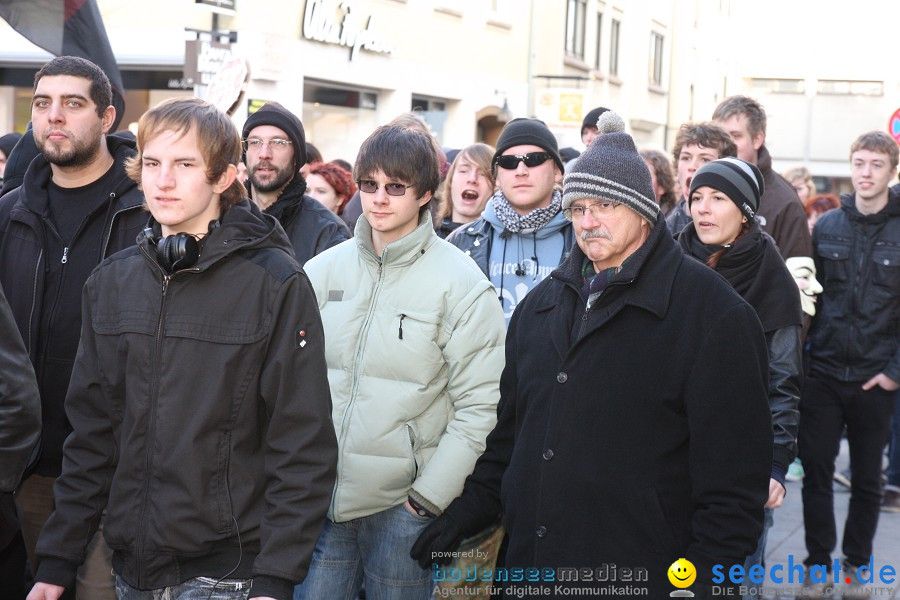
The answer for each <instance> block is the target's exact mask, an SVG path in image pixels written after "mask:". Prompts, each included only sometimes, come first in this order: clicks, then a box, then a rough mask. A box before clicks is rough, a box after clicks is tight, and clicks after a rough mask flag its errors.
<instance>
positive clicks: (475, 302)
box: [412, 279, 506, 513]
mask: <svg viewBox="0 0 900 600" xmlns="http://www.w3.org/2000/svg"><path fill="white" fill-rule="evenodd" d="M448 323H450V325H451V326H452V328H453V329H452V333H451V335H450V339H449V341H448V342H447V344H446V345H445V346H444V350H443V356H444V360H445V361H446V363H447V368H448V383H447V393H448V394H449V396H450V402H451V405H452V407H453V411H452V413H451V414H452V418H451V420H450V422H449V423H448V425H447V429H446V431H445V432H444V434H443V435H442V436H441V439H440V441H439V442H438V446H437V449H436V450H435V452H434V455H433V456H432V457H431V459H430V460H429V461H428V463H427V464H426V465H425V468H424V469H423V470H422V472H421V473H420V474H419V476H418V477H417V478H416V481H415V482H414V483H413V488H412V495H413V497H414V498H416V499H417V500H418V501H420V502H422V501H424V504H423V505H424V506H425V507H426V508H428V509H430V510H432V511H433V512H435V513H440V512H441V511H443V510H444V509H445V508H446V507H447V506H448V505H449V504H450V501H451V500H453V499H454V498H455V497H456V496H458V495H459V493H460V492H461V491H462V488H463V482H464V481H465V478H466V476H467V475H468V474H469V473H471V472H472V468H473V467H474V466H475V461H476V460H477V459H478V457H479V456H480V455H481V453H482V452H483V451H484V448H485V438H486V437H487V435H488V434H489V433H490V432H491V430H492V429H493V428H494V425H495V424H496V422H497V401H498V398H499V396H500V392H499V383H500V372H501V371H502V369H503V342H504V339H505V336H506V328H505V319H504V318H503V313H502V312H501V310H500V305H499V303H498V302H497V300H496V298H495V297H494V295H493V286H491V284H490V282H488V281H487V280H485V279H481V280H479V281H478V284H477V285H476V286H475V287H474V289H472V291H470V292H469V294H468V295H467V297H466V298H464V299H463V300H462V301H461V302H460V303H459V304H458V305H457V307H456V308H455V309H454V312H453V313H451V315H450V316H449V318H448Z"/></svg>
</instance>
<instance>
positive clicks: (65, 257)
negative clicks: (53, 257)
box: [60, 246, 69, 264]
mask: <svg viewBox="0 0 900 600" xmlns="http://www.w3.org/2000/svg"><path fill="white" fill-rule="evenodd" d="M60 262H61V263H62V264H66V263H67V262H69V247H68V246H66V247H65V248H63V255H62V260H60Z"/></svg>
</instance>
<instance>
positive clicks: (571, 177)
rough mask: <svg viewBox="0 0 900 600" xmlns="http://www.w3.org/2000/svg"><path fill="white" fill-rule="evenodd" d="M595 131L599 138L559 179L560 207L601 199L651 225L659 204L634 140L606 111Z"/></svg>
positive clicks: (656, 214)
mask: <svg viewBox="0 0 900 600" xmlns="http://www.w3.org/2000/svg"><path fill="white" fill-rule="evenodd" d="M597 129H598V131H599V133H600V135H598V136H597V138H596V139H594V141H593V142H591V145H590V147H588V149H587V150H585V151H584V153H583V154H582V155H581V156H579V157H578V160H576V161H575V164H574V165H573V167H572V170H571V171H570V172H569V173H568V174H567V175H566V176H565V178H564V179H563V199H562V207H563V208H564V209H565V208H569V207H570V206H572V203H573V202H575V201H576V200H581V199H582V198H597V199H599V198H602V199H604V200H612V201H613V202H618V203H620V204H624V205H625V206H627V207H628V208H630V209H631V210H633V211H634V212H636V213H637V214H639V215H640V216H642V217H644V218H645V219H647V221H649V222H650V224H651V225H655V224H656V220H657V218H658V215H659V205H658V204H657V203H656V200H655V198H656V195H655V194H654V193H653V184H652V183H651V182H650V171H649V169H647V165H646V163H644V159H643V158H641V155H640V154H638V151H637V148H635V146H634V140H632V139H631V136H630V135H628V134H627V133H625V122H624V121H623V120H622V117H620V116H619V115H618V114H617V113H615V112H614V111H611V110H609V111H606V112H605V113H603V114H602V115H600V119H599V120H598V121H597Z"/></svg>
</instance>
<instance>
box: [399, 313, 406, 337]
mask: <svg viewBox="0 0 900 600" xmlns="http://www.w3.org/2000/svg"><path fill="white" fill-rule="evenodd" d="M405 318H406V315H404V314H403V313H400V336H399V337H400V339H401V340H402V339H403V319H405Z"/></svg>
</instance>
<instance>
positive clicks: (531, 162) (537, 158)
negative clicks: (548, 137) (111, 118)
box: [494, 152, 550, 171]
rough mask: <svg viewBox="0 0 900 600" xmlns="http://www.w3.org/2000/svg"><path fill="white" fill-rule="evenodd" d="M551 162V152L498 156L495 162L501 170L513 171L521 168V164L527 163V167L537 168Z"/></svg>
mask: <svg viewBox="0 0 900 600" xmlns="http://www.w3.org/2000/svg"><path fill="white" fill-rule="evenodd" d="M548 160H550V153H549V152H529V153H528V154H506V155H504V156H498V157H497V158H496V160H494V164H495V165H499V166H500V167H501V168H504V169H508V170H510V171H511V170H513V169H516V168H518V167H519V162H523V163H525V166H526V167H536V166H538V165H542V164H544V163H545V162H547V161H548Z"/></svg>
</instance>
